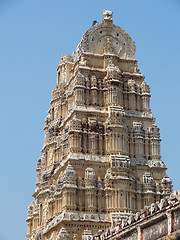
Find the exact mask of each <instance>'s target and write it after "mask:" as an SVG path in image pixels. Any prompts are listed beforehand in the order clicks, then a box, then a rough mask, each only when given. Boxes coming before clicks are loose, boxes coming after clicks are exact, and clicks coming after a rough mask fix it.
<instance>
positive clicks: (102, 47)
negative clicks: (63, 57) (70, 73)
mask: <svg viewBox="0 0 180 240" xmlns="http://www.w3.org/2000/svg"><path fill="white" fill-rule="evenodd" d="M112 15H113V13H112V11H104V12H103V22H102V23H100V24H96V25H94V26H92V27H91V28H90V29H88V30H87V31H86V32H85V34H84V35H83V37H82V40H81V42H80V43H79V45H78V46H77V48H76V50H75V51H74V53H73V55H72V56H73V58H74V59H76V58H77V56H80V55H81V54H82V53H83V52H84V53H91V54H105V53H106V50H110V48H111V51H112V53H113V54H116V55H117V56H118V57H120V58H122V59H134V56H135V51H136V47H135V43H134V42H133V40H132V39H131V37H130V36H129V35H128V34H127V33H126V32H125V31H124V30H123V29H122V28H121V27H118V26H115V25H114V24H113V18H112ZM108 47H109V49H107V48H108Z"/></svg>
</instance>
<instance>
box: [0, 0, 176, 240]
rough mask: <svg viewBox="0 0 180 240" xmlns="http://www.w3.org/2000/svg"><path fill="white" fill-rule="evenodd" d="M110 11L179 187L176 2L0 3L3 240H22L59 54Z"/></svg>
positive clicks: (6, 0) (22, 0)
mask: <svg viewBox="0 0 180 240" xmlns="http://www.w3.org/2000/svg"><path fill="white" fill-rule="evenodd" d="M103 10H112V11H113V14H114V23H115V24H116V25H119V26H121V27H122V28H124V29H125V30H126V31H127V32H128V33H129V34H130V36H131V37H132V39H133V40H134V41H135V43H136V59H137V60H138V62H139V68H140V70H141V72H142V73H143V74H144V75H145V77H146V81H147V82H148V83H149V84H150V87H151V95H152V98H151V109H152V112H153V114H154V116H155V118H156V124H157V125H158V127H160V129H161V138H162V143H161V154H162V159H163V161H164V162H165V163H166V165H167V167H168V171H167V173H168V175H169V176H170V178H171V179H172V180H173V185H174V189H180V183H179V179H180V177H179V175H180V173H179V172H180V171H179V170H180V157H179V149H180V141H179V136H180V128H179V124H180V121H179V119H180V96H179V95H180V91H179V90H180V57H179V56H180V40H179V39H180V2H179V1H178V0H159V1H157V0H151V1H143V0H137V1H134V0H127V1H121V0H111V1H107V0H97V1H95V0H91V1H80V0H77V1H73V0H69V1H60V0H52V1H47V0H38V1H37V0H36V1H35V0H14V1H13V0H0V81H1V90H0V91H1V94H0V109H1V117H0V126H1V137H0V159H1V168H0V182H1V191H0V194H1V195H0V206H1V219H0V239H1V240H11V239H15V240H24V239H25V235H26V222H25V219H26V217H27V207H28V205H29V204H30V202H31V201H32V197H31V195H32V193H33V191H34V188H35V182H36V175H35V169H36V162H37V160H38V158H39V157H40V156H41V152H40V150H41V148H42V145H43V139H44V132H43V127H44V119H45V117H46V115H47V111H48V108H49V106H50V105H49V103H50V99H51V90H52V88H53V87H54V85H55V84H56V67H57V66H58V63H59V61H60V56H61V55H66V54H71V53H72V52H73V51H74V49H75V48H76V46H77V44H78V43H79V41H80V40H81V37H82V35H83V33H84V32H85V31H86V30H87V29H88V28H89V27H91V24H92V21H93V20H97V21H98V22H101V21H102V12H103Z"/></svg>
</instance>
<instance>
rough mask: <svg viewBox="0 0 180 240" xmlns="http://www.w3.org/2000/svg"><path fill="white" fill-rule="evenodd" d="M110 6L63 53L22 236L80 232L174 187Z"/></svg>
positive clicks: (112, 221)
mask: <svg viewBox="0 0 180 240" xmlns="http://www.w3.org/2000/svg"><path fill="white" fill-rule="evenodd" d="M135 50H136V47H135V43H134V42H133V40H132V39H131V37H130V36H129V35H128V34H127V33H126V32H125V31H124V30H123V29H122V28H120V27H118V26H115V25H114V24H113V18H112V12H111V11H104V13H103V21H102V23H100V24H96V25H94V26H92V27H91V28H90V29H88V30H87V31H86V32H85V34H84V35H83V37H82V40H81V41H80V43H79V45H78V46H77V48H76V49H75V51H74V52H73V54H72V55H67V56H62V57H61V61H60V63H59V66H58V67H57V85H56V86H55V87H54V89H53V91H52V99H51V103H50V104H51V106H50V109H49V111H48V116H47V118H46V119H45V127H44V132H45V139H44V145H43V148H42V156H41V157H40V159H39V160H38V162H37V169H36V172H37V183H36V188H35V192H34V194H33V197H34V199H35V200H34V201H33V202H32V203H31V204H30V206H29V207H28V218H27V225H28V232H27V240H34V239H36V240H50V239H51V240H59V239H69V240H81V239H82V240H86V239H92V235H94V234H96V233H97V232H98V231H99V230H100V229H101V230H104V231H105V230H106V229H107V228H109V227H110V226H114V225H116V224H117V222H119V221H123V220H124V219H127V218H129V217H131V216H132V217H133V216H134V215H135V214H136V212H137V211H140V209H142V208H144V206H147V205H151V204H152V203H154V202H157V201H161V199H164V198H165V197H167V196H169V195H170V194H171V192H172V182H171V180H170V179H169V177H168V176H167V175H166V169H167V168H166V166H165V164H164V162H163V161H162V160H161V155H160V141H161V139H160V134H159V128H158V127H157V126H156V125H155V118H154V117H153V115H152V112H151V109H150V88H149V85H148V84H147V83H146V82H145V80H144V79H145V77H144V76H143V75H142V74H141V73H140V71H139V69H138V68H137V61H136V60H135Z"/></svg>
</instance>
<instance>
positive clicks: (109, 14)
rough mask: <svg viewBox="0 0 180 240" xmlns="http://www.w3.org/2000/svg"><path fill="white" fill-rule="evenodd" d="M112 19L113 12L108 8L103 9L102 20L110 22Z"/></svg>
mask: <svg viewBox="0 0 180 240" xmlns="http://www.w3.org/2000/svg"><path fill="white" fill-rule="evenodd" d="M112 21H113V12H112V11H109V10H104V12H103V22H112Z"/></svg>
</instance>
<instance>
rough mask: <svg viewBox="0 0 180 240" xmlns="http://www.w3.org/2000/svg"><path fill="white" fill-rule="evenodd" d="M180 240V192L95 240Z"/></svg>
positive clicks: (122, 222)
mask: <svg viewBox="0 0 180 240" xmlns="http://www.w3.org/2000/svg"><path fill="white" fill-rule="evenodd" d="M156 239H158V240H178V239H180V191H175V192H174V193H173V194H172V195H171V196H170V197H169V198H165V199H161V201H160V202H156V203H152V204H151V206H145V207H144V209H142V210H141V211H140V212H137V213H136V215H135V216H130V217H129V218H128V219H126V220H123V221H120V222H118V223H117V224H116V226H115V227H111V228H109V229H107V230H106V232H104V233H102V231H101V230H99V232H98V233H97V234H96V235H95V236H94V237H93V240H156Z"/></svg>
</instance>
